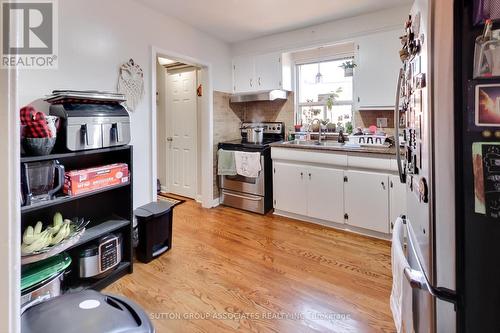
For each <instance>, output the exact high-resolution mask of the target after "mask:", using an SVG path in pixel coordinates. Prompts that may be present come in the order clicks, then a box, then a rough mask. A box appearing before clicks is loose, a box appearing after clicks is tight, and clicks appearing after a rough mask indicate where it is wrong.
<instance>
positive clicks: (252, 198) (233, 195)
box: [222, 190, 262, 201]
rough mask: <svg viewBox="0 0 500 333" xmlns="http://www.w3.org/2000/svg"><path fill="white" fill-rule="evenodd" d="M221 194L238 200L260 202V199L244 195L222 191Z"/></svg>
mask: <svg viewBox="0 0 500 333" xmlns="http://www.w3.org/2000/svg"><path fill="white" fill-rule="evenodd" d="M222 194H224V195H229V196H232V197H236V198H240V199H246V200H252V201H261V200H262V197H256V196H246V195H241V194H236V193H233V192H229V191H224V190H223V191H222Z"/></svg>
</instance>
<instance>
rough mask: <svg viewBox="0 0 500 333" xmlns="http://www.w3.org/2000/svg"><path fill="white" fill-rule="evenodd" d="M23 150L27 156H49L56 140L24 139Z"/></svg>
mask: <svg viewBox="0 0 500 333" xmlns="http://www.w3.org/2000/svg"><path fill="white" fill-rule="evenodd" d="M22 143H23V148H24V151H25V152H26V154H27V155H31V156H44V155H49V154H50V153H51V152H52V149H53V148H54V145H55V144H56V138H24V139H23V141H22Z"/></svg>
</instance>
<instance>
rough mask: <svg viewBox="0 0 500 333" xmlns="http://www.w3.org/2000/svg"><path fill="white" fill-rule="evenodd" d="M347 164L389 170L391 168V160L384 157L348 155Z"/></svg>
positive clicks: (355, 166) (352, 166) (362, 167)
mask: <svg viewBox="0 0 500 333" xmlns="http://www.w3.org/2000/svg"><path fill="white" fill-rule="evenodd" d="M347 166H348V167H349V168H360V169H370V170H381V171H389V170H391V160H390V159H389V158H383V157H367V156H359V155H349V156H347Z"/></svg>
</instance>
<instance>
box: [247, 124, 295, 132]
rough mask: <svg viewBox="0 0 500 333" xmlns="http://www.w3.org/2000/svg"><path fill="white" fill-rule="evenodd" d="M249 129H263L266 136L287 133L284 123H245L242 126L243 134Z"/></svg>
mask: <svg viewBox="0 0 500 333" xmlns="http://www.w3.org/2000/svg"><path fill="white" fill-rule="evenodd" d="M247 127H262V128H264V134H282V133H284V132H285V127H284V124H283V123H282V122H260V123H259V122H243V123H242V124H241V128H242V130H241V131H242V132H243V131H244V128H247Z"/></svg>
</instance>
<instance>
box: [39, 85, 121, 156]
mask: <svg viewBox="0 0 500 333" xmlns="http://www.w3.org/2000/svg"><path fill="white" fill-rule="evenodd" d="M85 97H86V98H85ZM46 100H47V101H49V102H50V103H52V104H51V106H50V114H51V115H54V116H58V117H59V118H60V119H61V124H60V131H59V134H58V136H57V144H56V145H57V146H56V147H57V148H58V149H63V150H70V151H78V150H86V149H96V148H103V147H112V146H121V145H126V144H128V143H129V142H130V117H129V114H128V112H127V110H126V109H125V107H124V106H123V105H122V104H121V103H122V102H123V100H124V98H123V95H120V94H109V93H97V92H57V91H55V92H54V93H53V95H52V96H50V97H49V98H47V99H46Z"/></svg>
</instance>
